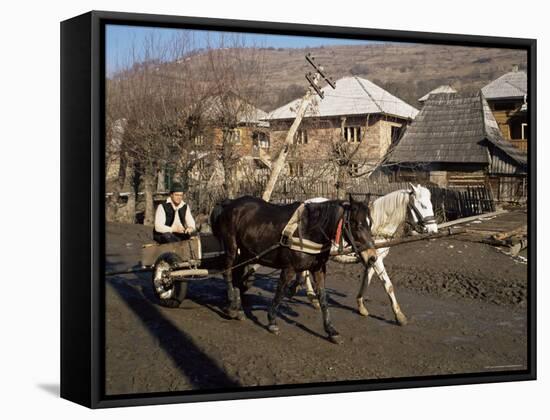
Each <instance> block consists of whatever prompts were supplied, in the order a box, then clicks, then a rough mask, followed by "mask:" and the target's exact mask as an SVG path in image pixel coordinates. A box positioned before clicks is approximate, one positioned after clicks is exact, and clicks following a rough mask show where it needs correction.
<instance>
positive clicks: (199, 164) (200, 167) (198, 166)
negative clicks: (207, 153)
mask: <svg viewBox="0 0 550 420" xmlns="http://www.w3.org/2000/svg"><path fill="white" fill-rule="evenodd" d="M204 167H205V164H204V159H200V160H198V161H197V163H195V169H196V170H197V171H201V172H202V171H203V170H204Z"/></svg>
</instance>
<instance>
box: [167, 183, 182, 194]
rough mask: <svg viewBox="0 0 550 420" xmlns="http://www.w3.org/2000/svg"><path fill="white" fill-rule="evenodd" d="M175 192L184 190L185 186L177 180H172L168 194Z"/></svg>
mask: <svg viewBox="0 0 550 420" xmlns="http://www.w3.org/2000/svg"><path fill="white" fill-rule="evenodd" d="M175 192H185V188H183V185H182V184H180V183H179V182H173V183H172V186H171V187H170V194H172V193H175Z"/></svg>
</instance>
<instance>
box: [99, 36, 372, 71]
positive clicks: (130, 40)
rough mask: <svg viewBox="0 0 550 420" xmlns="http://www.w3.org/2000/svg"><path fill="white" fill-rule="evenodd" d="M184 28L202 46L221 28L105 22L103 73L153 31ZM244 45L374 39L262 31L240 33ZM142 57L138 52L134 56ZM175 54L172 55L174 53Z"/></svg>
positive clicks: (301, 45) (348, 42)
mask: <svg viewBox="0 0 550 420" xmlns="http://www.w3.org/2000/svg"><path fill="white" fill-rule="evenodd" d="M184 31H185V32H188V33H189V34H190V35H192V36H193V38H194V41H195V44H196V45H197V48H203V47H205V46H206V38H207V36H208V35H209V36H211V37H212V36H213V37H219V36H220V35H221V34H222V33H221V32H214V31H201V30H187V29H168V28H151V27H140V26H126V25H107V27H106V38H105V44H106V46H105V47H106V48H105V54H106V67H107V68H106V73H107V75H108V76H110V75H112V74H113V73H115V72H116V71H118V70H120V68H121V66H123V64H121V63H128V57H129V52H130V51H131V49H132V45H136V46H140V45H143V42H144V41H145V40H146V39H147V38H148V37H150V36H151V34H154V37H155V39H157V40H158V41H159V42H163V41H169V40H170V39H171V38H172V37H173V36H175V35H177V34H178V33H180V32H184ZM243 36H244V42H245V45H250V46H253V45H254V46H257V47H263V48H269V47H273V48H304V47H319V46H329V45H365V44H372V43H373V42H376V41H365V40H351V39H338V38H318V37H303V36H294V35H265V34H243ZM141 58H142V57H141V56H140V54H138V60H136V61H139V59H141ZM174 58H176V57H174Z"/></svg>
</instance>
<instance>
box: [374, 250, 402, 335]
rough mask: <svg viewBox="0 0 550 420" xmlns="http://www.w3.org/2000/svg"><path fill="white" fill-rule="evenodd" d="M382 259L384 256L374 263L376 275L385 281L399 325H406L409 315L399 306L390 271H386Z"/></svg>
mask: <svg viewBox="0 0 550 420" xmlns="http://www.w3.org/2000/svg"><path fill="white" fill-rule="evenodd" d="M382 261H383V259H382V258H379V259H377V260H376V262H375V263H374V271H375V272H376V275H377V276H378V277H379V278H380V280H382V281H383V282H384V288H385V289H386V293H387V294H388V296H389V298H390V302H391V306H392V309H393V313H394V315H395V320H396V321H397V323H398V324H399V325H406V324H407V317H406V316H405V315H404V314H403V312H401V308H400V307H399V303H397V298H396V297H395V292H394V290H393V284H392V282H391V280H390V276H388V273H387V272H386V268H385V267H384V263H383V262H382Z"/></svg>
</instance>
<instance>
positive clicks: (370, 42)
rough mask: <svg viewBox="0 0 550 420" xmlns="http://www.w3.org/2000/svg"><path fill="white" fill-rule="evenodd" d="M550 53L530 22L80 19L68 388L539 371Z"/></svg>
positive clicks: (139, 393)
mask: <svg viewBox="0 0 550 420" xmlns="http://www.w3.org/2000/svg"><path fill="white" fill-rule="evenodd" d="M535 69H536V41H535V40H534V39H516V38H513V39H512V38H500V37H485V36H483V37H482V36H473V35H455V34H436V33H422V32H403V31H394V30H382V29H366V28H350V27H335V26H316V25H303V24H292V23H273V22H252V21H244V20H243V21H239V20H223V19H214V18H198V17H180V16H160V15H144V14H131V13H114V12H98V11H94V12H89V13H86V14H84V15H81V16H78V17H75V18H72V19H69V20H67V21H64V22H62V23H61V111H62V112H61V207H62V215H61V249H62V253H61V267H62V270H61V272H62V277H61V305H62V306H61V396H62V397H63V398H66V399H68V400H71V401H74V402H76V403H79V404H83V405H85V406H88V407H91V408H100V407H115V406H130V405H145V404H164V403H175V402H191V401H209V400H226V399H239V398H258V397H271V396H286V395H303V394H320V393H334V392H352V391H367V390H379V389H393V388H411V387H427V386H442V385H451V384H453V385H456V384H474V383H486V382H502V381H520V380H533V379H535V378H536V353H535V351H536V345H535V344H536V317H535V314H536V308H535V302H536V299H535V297H536V277H535V274H536V273H535V255H536V252H535V246H536V234H535V225H536V214H535V208H536V196H535V189H536V179H535V173H536V170H535V169H536V168H535V153H536V71H535ZM77 197H78V200H77ZM371 280H373V281H372V282H371Z"/></svg>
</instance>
